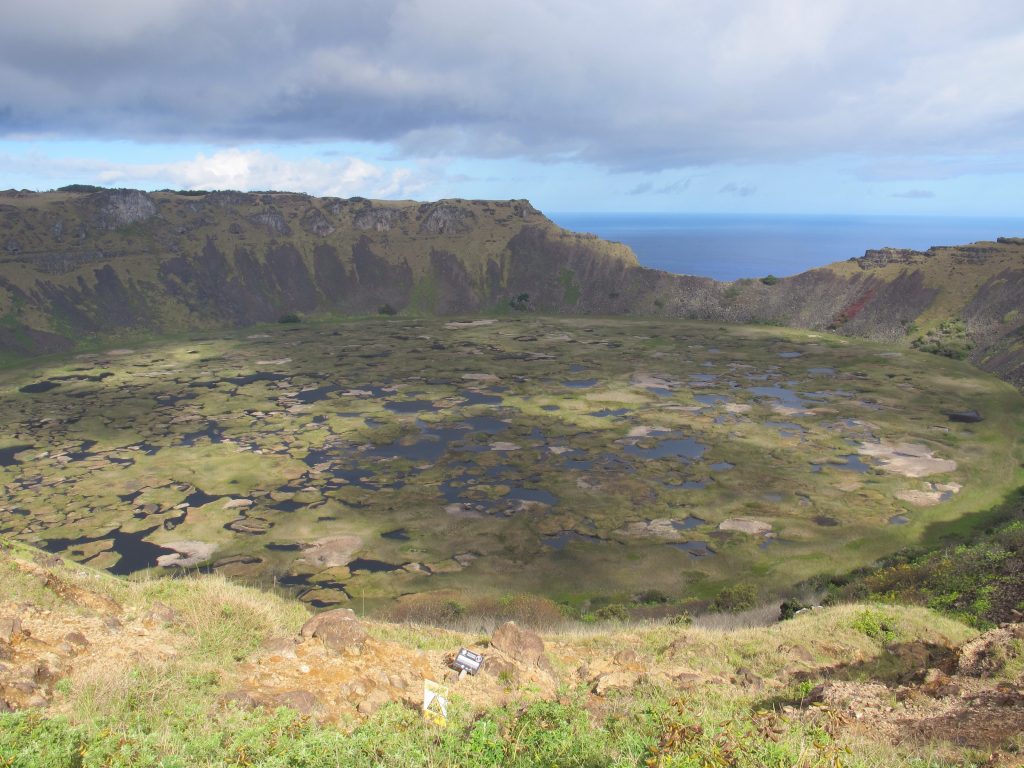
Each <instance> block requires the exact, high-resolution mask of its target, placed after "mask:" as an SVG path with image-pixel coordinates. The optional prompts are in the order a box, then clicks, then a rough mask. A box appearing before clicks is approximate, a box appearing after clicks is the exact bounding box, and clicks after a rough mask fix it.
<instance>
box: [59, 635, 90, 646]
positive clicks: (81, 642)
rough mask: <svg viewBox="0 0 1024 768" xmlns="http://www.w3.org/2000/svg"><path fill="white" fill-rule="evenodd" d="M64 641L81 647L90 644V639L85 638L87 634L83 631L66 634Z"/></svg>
mask: <svg viewBox="0 0 1024 768" xmlns="http://www.w3.org/2000/svg"><path fill="white" fill-rule="evenodd" d="M64 642H66V643H69V644H71V645H76V646H78V647H79V648H85V647H87V646H88V645H89V641H88V640H86V639H85V635H83V634H82V633H81V632H68V633H67V634H66V635H64Z"/></svg>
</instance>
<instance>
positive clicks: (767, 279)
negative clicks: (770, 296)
mask: <svg viewBox="0 0 1024 768" xmlns="http://www.w3.org/2000/svg"><path fill="white" fill-rule="evenodd" d="M761 282H762V283H764V284H765V285H775V284H776V283H777V282H779V278H777V277H776V276H775V275H765V276H764V277H762V278H761Z"/></svg>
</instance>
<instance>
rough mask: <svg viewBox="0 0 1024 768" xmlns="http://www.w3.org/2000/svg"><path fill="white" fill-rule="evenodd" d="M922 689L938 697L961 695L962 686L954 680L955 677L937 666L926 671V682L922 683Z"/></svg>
mask: <svg viewBox="0 0 1024 768" xmlns="http://www.w3.org/2000/svg"><path fill="white" fill-rule="evenodd" d="M921 690H922V691H923V692H924V693H926V694H928V695H929V696H932V697H933V698H936V699H941V698H943V697H945V696H959V695H960V686H959V685H957V684H956V683H955V682H953V679H952V678H951V677H950V676H949V675H947V674H946V673H945V672H943V671H942V670H941V669H935V668H932V669H929V670H928V671H927V672H925V675H924V682H922V683H921Z"/></svg>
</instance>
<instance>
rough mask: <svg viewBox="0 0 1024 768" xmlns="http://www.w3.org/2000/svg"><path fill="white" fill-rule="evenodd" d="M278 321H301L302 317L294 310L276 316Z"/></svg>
mask: <svg viewBox="0 0 1024 768" xmlns="http://www.w3.org/2000/svg"><path fill="white" fill-rule="evenodd" d="M277 322H279V323H301V322H302V318H301V317H299V315H298V314H297V313H295V312H288V313H287V314H284V315H281V316H280V317H279V318H277Z"/></svg>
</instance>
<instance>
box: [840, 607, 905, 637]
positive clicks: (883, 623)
mask: <svg viewBox="0 0 1024 768" xmlns="http://www.w3.org/2000/svg"><path fill="white" fill-rule="evenodd" d="M850 626H852V627H853V628H854V629H856V630H857V631H858V632H863V633H864V634H865V635H867V636H868V637H870V638H872V639H874V640H881V641H882V643H891V642H892V641H893V640H895V639H896V627H895V626H894V625H893V623H892V620H891V619H890V618H889V617H888V616H887V615H886V614H885V613H883V612H882V611H878V610H875V609H874V608H868V609H866V610H863V611H861V612H860V613H858V614H857V615H856V616H855V617H854V619H853V622H851V625H850Z"/></svg>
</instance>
